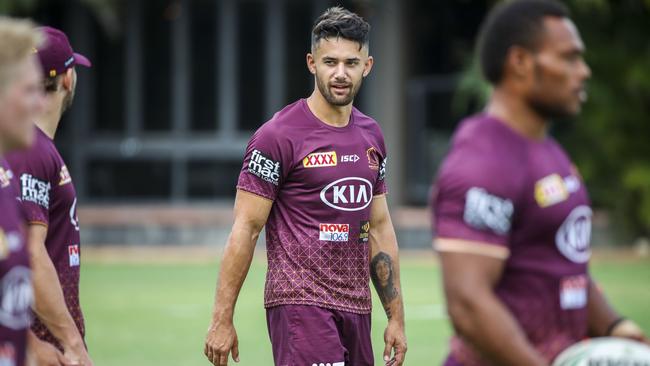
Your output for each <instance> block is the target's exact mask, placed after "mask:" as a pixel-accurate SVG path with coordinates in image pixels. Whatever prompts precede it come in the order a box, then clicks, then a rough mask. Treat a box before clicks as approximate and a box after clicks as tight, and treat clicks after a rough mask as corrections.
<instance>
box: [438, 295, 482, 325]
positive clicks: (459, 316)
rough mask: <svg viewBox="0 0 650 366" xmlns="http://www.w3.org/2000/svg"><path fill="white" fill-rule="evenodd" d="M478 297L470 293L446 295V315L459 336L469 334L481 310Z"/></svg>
mask: <svg viewBox="0 0 650 366" xmlns="http://www.w3.org/2000/svg"><path fill="white" fill-rule="evenodd" d="M481 303H482V302H481V301H480V297H479V296H477V294H476V293H472V291H468V290H463V291H452V292H449V291H448V293H447V313H448V314H449V317H450V319H451V322H452V324H453V325H454V328H455V329H456V330H457V331H458V332H459V333H461V334H467V333H469V332H471V330H472V329H473V328H474V325H475V316H476V314H478V313H479V312H480V309H481V306H482V305H481Z"/></svg>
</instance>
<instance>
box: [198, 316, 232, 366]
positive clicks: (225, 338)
mask: <svg viewBox="0 0 650 366" xmlns="http://www.w3.org/2000/svg"><path fill="white" fill-rule="evenodd" d="M204 352H205V356H206V357H207V358H208V360H210V362H212V364H213V365H214V366H225V365H227V364H228V355H229V354H230V352H232V359H233V361H235V362H239V341H238V340H237V332H236V331H235V327H234V325H233V324H232V323H227V324H221V323H218V322H213V323H212V325H211V326H210V328H209V329H208V335H207V336H206V337H205V350H204Z"/></svg>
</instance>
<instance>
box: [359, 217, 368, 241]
mask: <svg viewBox="0 0 650 366" xmlns="http://www.w3.org/2000/svg"><path fill="white" fill-rule="evenodd" d="M359 226H360V228H359V243H367V242H368V240H369V239H370V221H361V223H360V225H359Z"/></svg>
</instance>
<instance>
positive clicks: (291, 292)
mask: <svg viewBox="0 0 650 366" xmlns="http://www.w3.org/2000/svg"><path fill="white" fill-rule="evenodd" d="M368 31H369V25H368V23H366V22H365V21H364V20H363V19H362V18H360V17H359V16H358V15H356V14H354V13H351V12H349V11H347V10H345V9H342V8H338V7H337V8H331V9H328V10H327V11H326V12H325V13H324V14H323V15H321V16H320V17H319V18H318V19H317V20H316V24H315V26H314V29H313V32H312V49H311V53H310V54H308V55H307V65H308V68H309V70H310V72H311V73H312V74H313V75H314V79H315V84H316V85H315V88H314V91H313V93H312V95H311V96H310V97H309V98H307V99H301V100H298V101H297V102H295V103H292V104H290V105H289V106H287V107H285V108H284V109H283V110H281V111H279V112H278V113H276V114H275V116H274V117H273V118H272V119H271V120H270V121H268V122H267V123H265V124H264V125H263V126H262V127H260V129H259V130H257V132H255V134H254V135H253V137H252V138H251V140H250V142H249V144H248V148H247V150H246V156H245V159H244V165H243V168H242V170H241V173H240V176H239V182H238V184H237V189H238V191H237V197H236V199H235V223H234V225H233V228H232V233H231V235H230V238H229V240H228V244H227V246H226V250H225V253H224V257H223V261H222V264H221V269H220V274H219V281H218V285H217V294H216V300H215V306H214V313H213V318H212V323H211V325H210V329H209V332H208V336H207V339H206V346H205V354H206V356H207V357H208V359H209V360H210V361H211V362H212V363H213V364H214V365H226V364H227V362H228V356H229V353H231V352H232V357H233V359H234V360H235V361H238V360H239V349H238V342H237V334H236V332H235V328H234V325H233V313H234V308H235V302H236V300H237V296H238V293H239V290H240V288H241V285H242V283H243V281H244V278H245V277H246V273H247V272H248V268H249V266H250V262H251V260H252V256H253V250H254V248H255V243H256V241H257V238H258V235H259V233H260V230H261V229H262V227H264V226H265V225H266V244H267V255H268V263H269V268H268V273H267V278H266V288H265V291H264V300H265V301H264V303H265V307H266V309H267V310H266V311H267V313H266V315H267V325H268V331H269V335H270V338H271V343H272V346H273V357H274V359H275V364H276V365H301V366H302V365H308V366H311V365H334V366H343V365H355V366H362V365H373V364H374V359H373V354H372V344H371V340H370V310H371V298H370V288H369V282H370V278H372V279H373V282H374V284H375V287H376V289H377V292H378V293H379V295H380V296H379V297H380V299H381V300H382V304H383V306H384V308H385V310H386V314H387V316H388V319H389V320H388V326H387V328H386V331H385V337H384V338H385V348H384V352H383V358H384V360H383V361H384V362H386V363H388V364H390V365H401V364H402V363H403V361H404V355H405V352H406V337H405V335H404V313H403V307H402V295H401V287H400V281H399V262H398V256H397V254H398V249H397V240H396V238H395V232H394V230H393V225H392V223H391V220H390V217H389V214H388V206H387V204H386V197H385V194H386V184H385V174H386V156H387V155H386V147H385V145H384V138H383V135H382V132H381V130H380V128H379V125H378V124H377V122H376V121H374V120H373V119H372V118H370V117H368V116H366V115H364V114H363V113H361V112H360V111H359V110H357V109H356V108H354V107H353V106H352V102H353V100H354V97H355V95H356V94H357V92H358V91H359V88H360V87H361V83H362V80H363V78H364V77H366V76H367V75H368V73H369V72H370V69H371V68H372V64H373V59H372V57H370V56H369V55H368ZM371 261H372V263H373V265H372V266H371V265H370V263H371ZM380 262H381V265H380V264H379V263H380ZM377 268H382V274H381V275H378V273H377ZM380 277H381V279H380Z"/></svg>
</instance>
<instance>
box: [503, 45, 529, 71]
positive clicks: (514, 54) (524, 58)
mask: <svg viewBox="0 0 650 366" xmlns="http://www.w3.org/2000/svg"><path fill="white" fill-rule="evenodd" d="M533 68H534V60H533V55H532V53H531V52H530V51H529V50H527V49H525V48H523V47H520V46H512V47H510V49H509V50H508V56H507V58H506V70H505V71H506V72H508V71H509V72H510V73H511V74H512V75H513V76H514V77H515V78H517V79H524V78H526V77H527V76H529V75H532V72H533Z"/></svg>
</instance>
